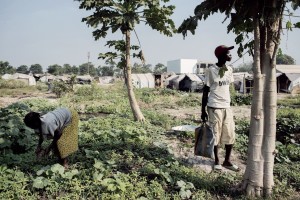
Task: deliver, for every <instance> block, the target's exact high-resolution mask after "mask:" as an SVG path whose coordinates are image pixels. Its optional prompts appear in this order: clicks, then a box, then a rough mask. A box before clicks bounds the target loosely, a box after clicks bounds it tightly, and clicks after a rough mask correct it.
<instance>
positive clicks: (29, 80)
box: [2, 73, 36, 85]
mask: <svg viewBox="0 0 300 200" xmlns="http://www.w3.org/2000/svg"><path fill="white" fill-rule="evenodd" d="M2 78H3V79H6V80H19V81H22V82H24V83H25V84H27V85H36V81H35V78H34V77H33V76H30V75H27V74H20V73H15V74H12V75H11V74H4V75H3V76H2Z"/></svg>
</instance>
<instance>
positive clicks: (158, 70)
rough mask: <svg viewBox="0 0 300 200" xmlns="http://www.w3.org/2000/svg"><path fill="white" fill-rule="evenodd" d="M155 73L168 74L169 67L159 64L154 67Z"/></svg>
mask: <svg viewBox="0 0 300 200" xmlns="http://www.w3.org/2000/svg"><path fill="white" fill-rule="evenodd" d="M154 72H155V73H163V72H167V67H166V66H165V65H164V64H162V63H157V64H156V65H155V67H154Z"/></svg>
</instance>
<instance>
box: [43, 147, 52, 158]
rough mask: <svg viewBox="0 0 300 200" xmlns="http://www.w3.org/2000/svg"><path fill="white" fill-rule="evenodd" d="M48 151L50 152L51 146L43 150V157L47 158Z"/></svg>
mask: <svg viewBox="0 0 300 200" xmlns="http://www.w3.org/2000/svg"><path fill="white" fill-rule="evenodd" d="M50 151H51V146H49V147H47V148H46V149H45V151H44V156H49V153H50Z"/></svg>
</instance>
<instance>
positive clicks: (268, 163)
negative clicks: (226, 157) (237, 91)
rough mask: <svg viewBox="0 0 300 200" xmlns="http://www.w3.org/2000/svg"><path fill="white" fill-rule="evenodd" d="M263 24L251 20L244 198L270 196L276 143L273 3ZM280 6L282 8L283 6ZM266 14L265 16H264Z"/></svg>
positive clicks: (278, 22) (276, 27)
mask: <svg viewBox="0 0 300 200" xmlns="http://www.w3.org/2000/svg"><path fill="white" fill-rule="evenodd" d="M269 3H270V4H269V6H268V7H267V6H266V8H267V11H266V12H265V13H264V15H265V16H264V22H262V23H261V22H259V19H258V18H255V17H254V20H253V24H254V27H255V28H254V40H255V44H254V90H253V99H252V107H251V122H250V135H249V146H248V159H247V167H246V171H245V174H244V178H243V179H244V180H243V189H245V190H246V193H247V196H252V197H253V196H257V197H260V196H262V195H263V196H270V195H271V194H272V187H273V186H274V179H273V168H274V154H275V153H274V152H275V140H276V108H277V107H276V106H277V92H276V53H277V50H278V46H279V40H280V31H281V16H282V13H283V9H282V10H281V13H279V14H280V17H278V10H277V11H276V9H275V8H276V6H277V5H276V0H272V1H270V2H269ZM283 6H284V5H283ZM266 14H267V15H266Z"/></svg>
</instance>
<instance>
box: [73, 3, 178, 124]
mask: <svg viewBox="0 0 300 200" xmlns="http://www.w3.org/2000/svg"><path fill="white" fill-rule="evenodd" d="M79 1H80V2H81V4H80V7H79V8H80V9H86V10H92V9H93V10H94V13H93V14H92V15H90V16H88V17H86V18H83V21H84V22H86V23H87V24H88V25H90V26H92V27H97V28H98V29H96V30H95V31H94V32H93V35H94V37H95V39H96V40H98V39H99V38H101V37H102V38H105V37H106V35H107V31H109V30H111V31H112V33H115V32H116V31H118V30H120V31H121V32H122V34H124V36H125V42H126V51H125V55H126V56H125V63H124V64H125V65H124V66H125V70H124V72H125V73H124V75H125V81H126V86H127V93H128V97H129V102H130V106H131V110H132V112H133V116H134V119H135V120H136V121H144V120H145V118H144V116H143V114H142V112H141V110H140V108H139V106H138V103H137V100H136V97H135V94H134V90H133V89H134V88H133V85H132V81H131V80H132V78H131V61H130V57H131V56H130V50H131V33H132V31H134V27H135V26H136V24H139V23H141V22H146V24H147V25H149V26H150V27H151V28H153V29H155V30H158V31H159V32H161V33H163V34H165V35H167V36H171V35H172V32H173V31H174V30H175V27H174V23H173V21H172V20H171V19H170V18H169V17H170V15H172V14H173V10H174V8H175V7H174V6H166V5H165V4H164V5H161V3H167V2H169V0H134V1H132V0H105V1H97V0H79Z"/></svg>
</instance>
